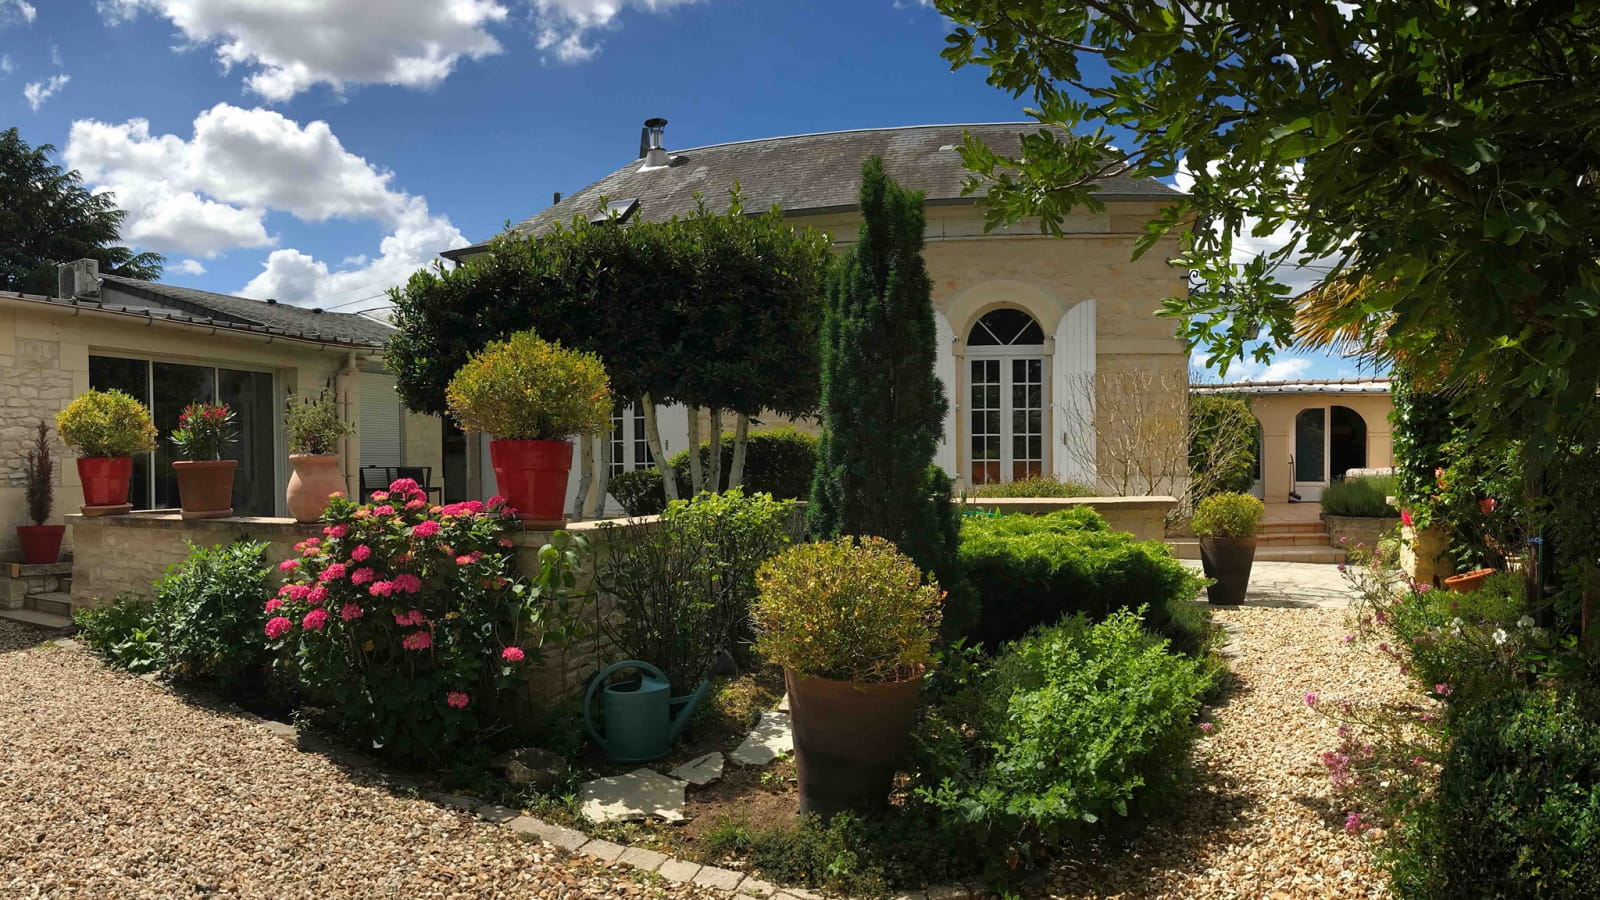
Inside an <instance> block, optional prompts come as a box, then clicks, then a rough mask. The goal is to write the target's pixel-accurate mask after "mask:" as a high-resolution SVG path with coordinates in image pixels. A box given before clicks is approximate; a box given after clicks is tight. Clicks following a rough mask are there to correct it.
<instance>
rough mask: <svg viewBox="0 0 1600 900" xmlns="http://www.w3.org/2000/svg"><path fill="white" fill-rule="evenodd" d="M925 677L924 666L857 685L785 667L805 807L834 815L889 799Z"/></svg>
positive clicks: (877, 807) (827, 816)
mask: <svg viewBox="0 0 1600 900" xmlns="http://www.w3.org/2000/svg"><path fill="white" fill-rule="evenodd" d="M922 677H923V672H921V671H919V672H917V674H916V675H915V676H913V677H911V678H907V679H905V680H904V681H891V682H888V683H885V684H857V683H855V682H851V681H835V680H833V679H831V678H800V677H797V676H796V675H795V674H794V672H793V671H790V670H787V669H785V670H784V673H783V681H784V685H785V686H786V687H787V688H788V691H789V717H790V719H791V721H792V724H793V726H794V761H795V768H796V770H797V773H798V775H799V777H800V811H801V812H802V813H816V814H817V815H818V816H820V817H821V818H823V819H831V818H833V816H834V815H836V814H838V813H841V812H844V811H846V810H853V811H856V812H861V813H871V812H875V811H878V810H881V809H883V808H884V806H885V805H887V804H888V802H889V787H890V785H891V784H892V783H893V782H894V770H895V762H896V761H897V759H898V758H899V756H900V750H901V748H902V747H904V746H905V743H906V737H907V736H908V735H910V733H911V721H912V719H913V718H914V716H915V714H916V711H917V695H918V693H919V692H920V691H921V690H922Z"/></svg>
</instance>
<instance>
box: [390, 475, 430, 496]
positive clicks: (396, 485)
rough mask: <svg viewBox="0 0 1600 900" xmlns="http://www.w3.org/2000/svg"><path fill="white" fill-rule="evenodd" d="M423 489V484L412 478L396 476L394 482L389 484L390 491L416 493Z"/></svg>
mask: <svg viewBox="0 0 1600 900" xmlns="http://www.w3.org/2000/svg"><path fill="white" fill-rule="evenodd" d="M421 489H422V486H421V485H419V484H417V482H416V481H415V480H413V479H410V478H396V479H395V480H394V482H393V483H392V484H390V485H389V491H390V493H395V494H415V493H416V492H417V491H419V490H421Z"/></svg>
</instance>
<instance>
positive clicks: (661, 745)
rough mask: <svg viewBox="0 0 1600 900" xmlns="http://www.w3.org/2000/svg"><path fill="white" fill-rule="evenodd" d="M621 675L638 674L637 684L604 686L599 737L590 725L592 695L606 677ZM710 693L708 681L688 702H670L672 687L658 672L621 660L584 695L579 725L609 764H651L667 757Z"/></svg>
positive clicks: (643, 664)
mask: <svg viewBox="0 0 1600 900" xmlns="http://www.w3.org/2000/svg"><path fill="white" fill-rule="evenodd" d="M619 669H638V670H639V678H638V679H637V680H629V681H623V682H618V683H617V684H612V685H606V689H605V695H604V697H605V701H604V703H603V704H602V706H603V709H604V715H605V724H606V729H605V734H604V735H602V734H601V733H600V731H599V730H597V729H596V728H595V724H594V694H595V691H597V690H599V689H600V686H601V685H605V682H606V676H608V675H610V674H611V673H612V672H616V671H618V670H619ZM710 689H711V679H709V678H708V679H706V680H705V681H702V682H700V686H699V687H697V688H695V691H694V693H692V694H690V695H689V696H687V697H674V696H672V685H671V684H670V683H668V681H667V676H666V675H665V674H663V673H662V671H661V670H660V669H658V668H656V667H655V666H652V665H650V664H649V663H647V662H643V661H641V660H637V659H629V660H624V661H622V662H619V663H613V664H611V665H609V666H606V667H605V668H604V669H601V670H600V673H599V674H597V675H595V676H594V680H593V681H590V682H589V690H588V691H587V692H586V693H585V694H584V695H583V722H584V725H586V726H587V727H588V729H589V735H590V736H591V737H593V738H594V742H595V743H597V744H599V745H600V746H601V747H602V748H604V749H605V751H606V756H607V757H610V759H611V761H612V762H619V763H637V762H649V761H650V760H652V759H660V758H661V757H663V756H666V755H667V754H668V753H669V752H671V750H672V742H673V741H675V740H677V739H678V735H680V734H682V733H683V727H684V726H685V725H687V724H689V718H690V717H691V716H693V715H694V711H695V707H697V706H699V705H700V701H701V700H704V699H705V697H706V692H707V691H708V690H710ZM674 710H676V712H674Z"/></svg>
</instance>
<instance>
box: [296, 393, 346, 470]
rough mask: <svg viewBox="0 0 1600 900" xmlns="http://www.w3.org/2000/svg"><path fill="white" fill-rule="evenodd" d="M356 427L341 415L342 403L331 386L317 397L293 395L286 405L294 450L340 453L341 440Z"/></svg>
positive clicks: (297, 451) (313, 452)
mask: <svg viewBox="0 0 1600 900" xmlns="http://www.w3.org/2000/svg"><path fill="white" fill-rule="evenodd" d="M354 430H355V429H353V428H351V427H350V423H348V422H346V421H345V420H343V419H341V418H339V405H338V403H337V402H335V400H334V397H333V392H331V391H328V390H323V391H322V392H321V393H320V394H317V395H316V396H315V397H295V396H290V397H289V402H288V405H287V406H286V407H285V409H284V415H283V431H284V436H285V437H287V438H288V440H289V452H290V453H312V454H324V455H325V454H329V453H338V452H339V441H341V440H343V439H344V437H345V435H347V434H350V433H351V432H352V431H354Z"/></svg>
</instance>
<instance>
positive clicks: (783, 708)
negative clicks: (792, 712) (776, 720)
mask: <svg viewBox="0 0 1600 900" xmlns="http://www.w3.org/2000/svg"><path fill="white" fill-rule="evenodd" d="M788 711H789V695H788V694H784V695H783V699H782V700H779V701H778V712H788Z"/></svg>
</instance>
